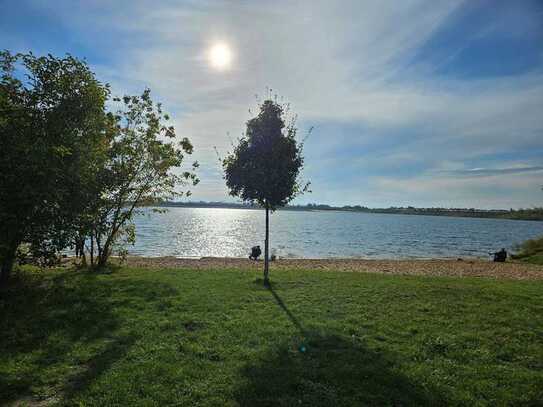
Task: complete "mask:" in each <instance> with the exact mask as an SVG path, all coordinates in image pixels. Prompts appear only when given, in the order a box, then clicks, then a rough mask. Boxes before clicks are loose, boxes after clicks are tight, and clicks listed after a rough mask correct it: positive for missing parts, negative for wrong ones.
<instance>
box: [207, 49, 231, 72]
mask: <svg viewBox="0 0 543 407" xmlns="http://www.w3.org/2000/svg"><path fill="white" fill-rule="evenodd" d="M208 59H209V64H210V65H211V66H212V67H213V68H215V69H218V70H221V71H222V70H225V69H228V68H230V65H231V64H232V50H231V49H230V47H229V46H228V45H227V44H225V43H217V44H215V45H213V46H212V47H211V48H210V49H209V54H208Z"/></svg>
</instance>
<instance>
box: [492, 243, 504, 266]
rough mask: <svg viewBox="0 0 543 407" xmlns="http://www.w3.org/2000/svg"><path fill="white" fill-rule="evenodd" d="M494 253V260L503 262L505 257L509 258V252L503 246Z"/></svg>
mask: <svg viewBox="0 0 543 407" xmlns="http://www.w3.org/2000/svg"><path fill="white" fill-rule="evenodd" d="M493 254H494V261H497V262H500V263H503V262H504V261H505V259H507V252H506V251H505V249H504V248H503V247H502V249H501V250H500V251H499V252H496V253H493Z"/></svg>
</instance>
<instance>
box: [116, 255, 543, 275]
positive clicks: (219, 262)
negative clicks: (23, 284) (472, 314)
mask: <svg viewBox="0 0 543 407" xmlns="http://www.w3.org/2000/svg"><path fill="white" fill-rule="evenodd" d="M123 264H125V265H126V266H128V267H146V268H173V269H175V268H180V269H192V270H203V271H205V270H216V269H235V270H247V271H260V270H261V269H262V268H263V266H264V261H263V260H258V261H251V260H249V259H245V258H234V257H201V258H177V257H174V256H165V257H143V256H128V257H127V259H126V262H125V263H123ZM270 270H271V271H272V272H273V271H274V270H276V271H285V270H320V271H336V272H365V273H378V274H391V275H413V276H449V277H483V278H494V279H514V280H543V266H541V265H534V264H526V263H520V262H516V261H509V262H505V263H495V262H492V261H486V260H481V259H477V258H469V259H468V258H466V259H457V260H456V259H409V260H406V259H397V260H395V259H387V260H374V259H355V258H342V259H339V258H334V259H330V258H329V259H289V258H281V259H278V260H275V261H273V262H270Z"/></svg>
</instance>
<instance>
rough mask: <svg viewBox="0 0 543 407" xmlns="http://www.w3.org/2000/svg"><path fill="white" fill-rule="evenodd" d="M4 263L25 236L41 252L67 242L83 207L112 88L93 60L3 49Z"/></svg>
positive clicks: (0, 188)
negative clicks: (93, 67) (99, 78)
mask: <svg viewBox="0 0 543 407" xmlns="http://www.w3.org/2000/svg"><path fill="white" fill-rule="evenodd" d="M0 75H1V76H0V268H1V276H0V278H1V280H2V281H6V280H7V279H8V277H9V275H10V272H11V269H12V267H13V262H14V258H15V253H16V250H17V247H18V246H19V245H20V243H21V242H29V243H32V246H33V248H34V249H35V250H36V251H38V252H40V253H41V254H48V253H51V252H54V251H56V250H59V249H62V248H63V247H66V245H67V244H68V242H69V241H71V240H72V239H73V235H72V232H73V228H72V227H71V225H72V224H73V221H74V219H75V218H76V217H77V216H78V215H79V213H80V212H81V211H82V210H83V205H84V199H81V197H82V195H81V191H82V188H81V186H82V185H85V184H86V181H85V175H86V174H91V173H92V171H93V170H92V168H91V167H90V165H91V163H92V162H94V161H95V160H94V158H93V155H94V154H95V153H96V152H97V151H98V150H100V148H99V146H100V145H101V144H103V138H104V131H103V124H104V119H105V111H104V105H105V101H106V100H107V98H108V96H109V89H108V88H107V86H104V85H102V84H101V83H100V82H99V81H97V80H96V78H95V77H94V74H93V73H92V72H91V71H90V69H89V68H88V66H87V64H86V63H85V62H84V61H81V60H79V59H77V58H74V57H72V56H69V55H68V56H66V57H64V58H56V57H54V56H52V55H48V56H43V57H37V56H34V55H33V54H31V53H29V54H15V55H14V54H11V53H10V52H8V51H2V52H0Z"/></svg>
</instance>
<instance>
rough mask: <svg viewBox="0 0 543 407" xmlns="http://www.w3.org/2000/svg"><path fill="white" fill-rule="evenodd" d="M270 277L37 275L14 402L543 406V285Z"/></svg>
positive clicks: (26, 300)
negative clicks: (267, 281) (268, 285)
mask: <svg viewBox="0 0 543 407" xmlns="http://www.w3.org/2000/svg"><path fill="white" fill-rule="evenodd" d="M258 277H260V276H259V275H258V276H257V275H256V274H255V273H253V272H243V271H228V270H221V271H216V272H213V271H210V272H202V271H190V270H171V269H170V270H154V271H153V270H145V269H128V268H122V269H117V270H114V271H113V272H112V273H111V274H104V273H102V274H97V273H91V272H87V271H71V270H70V271H65V270H57V271H48V272H46V273H43V274H40V273H37V272H34V273H31V272H28V271H27V272H26V273H24V274H21V275H20V276H19V277H18V278H17V281H15V282H14V283H13V284H12V286H11V287H10V288H9V289H8V290H4V291H1V292H0V295H1V299H0V315H1V317H0V332H1V335H0V349H1V350H2V351H1V352H0V404H4V403H6V404H8V405H9V404H13V403H20V402H23V405H24V403H28V404H31V403H34V402H36V401H39V400H42V401H43V402H44V404H49V403H51V404H56V403H59V404H67V405H73V404H81V405H96V406H104V405H122V406H127V405H138V404H139V405H161V406H162V405H172V404H175V405H187V406H196V405H202V406H224V405H226V406H228V405H232V406H235V405H243V406H290V405H292V406H299V405H307V406H319V405H322V406H335V405H345V406H358V405H365V404H367V405H443V404H445V403H446V404H452V405H454V404H456V405H467V404H469V405H472V404H476V405H477V404H478V405H508V404H515V405H542V404H543V282H542V281H525V282H521V281H506V280H502V281H495V280H491V279H460V278H445V277H441V278H430V277H402V276H386V275H378V274H361V273H333V272H311V271H307V272H300V271H296V272H276V273H273V270H272V280H273V287H272V290H268V289H264V288H263V287H262V286H261V282H257V281H256V280H257V278H258Z"/></svg>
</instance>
